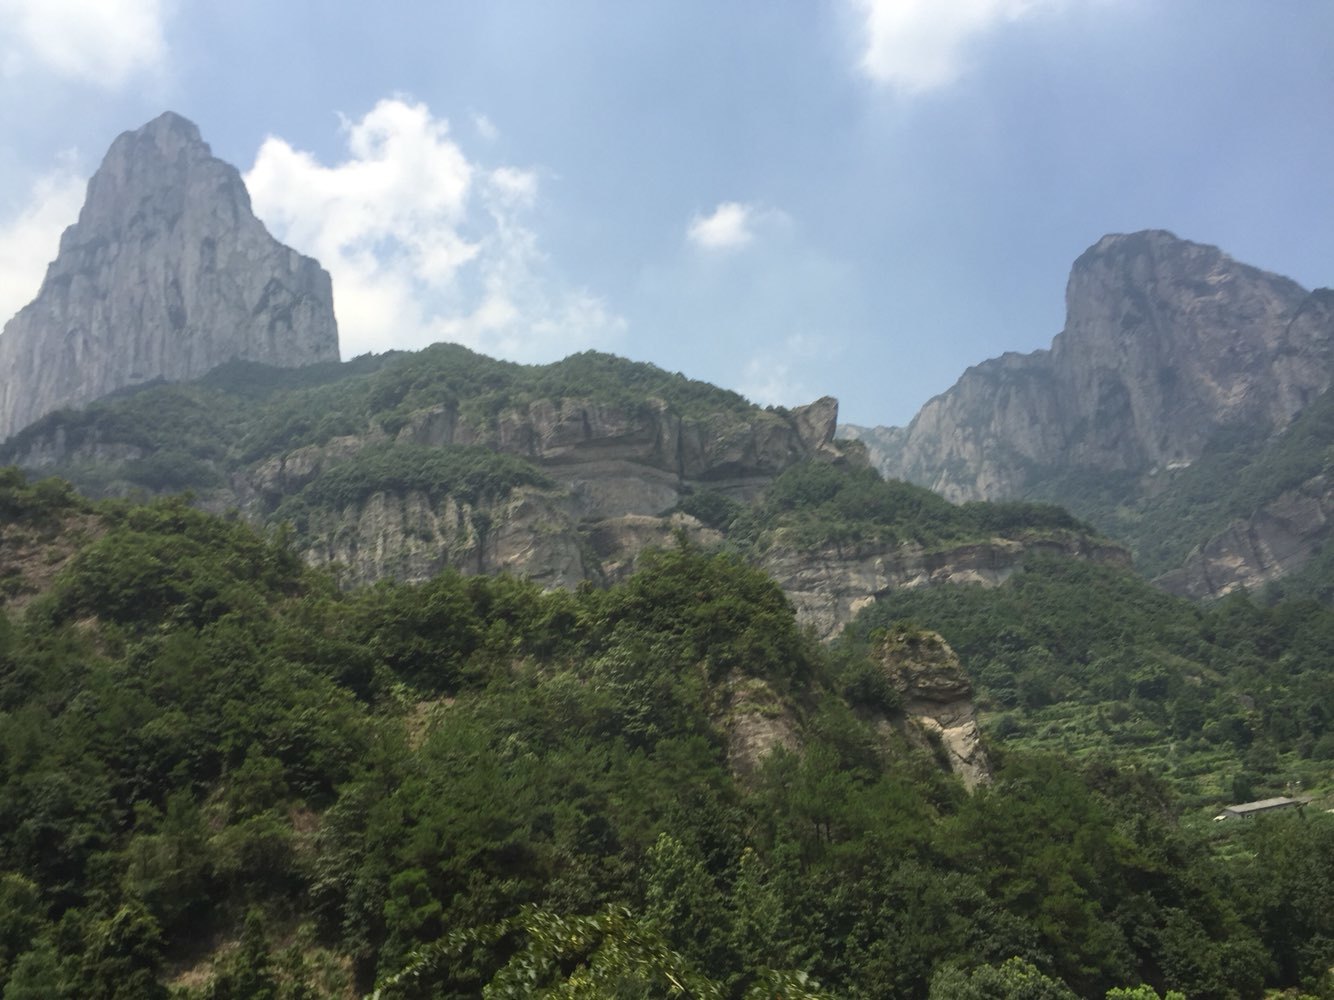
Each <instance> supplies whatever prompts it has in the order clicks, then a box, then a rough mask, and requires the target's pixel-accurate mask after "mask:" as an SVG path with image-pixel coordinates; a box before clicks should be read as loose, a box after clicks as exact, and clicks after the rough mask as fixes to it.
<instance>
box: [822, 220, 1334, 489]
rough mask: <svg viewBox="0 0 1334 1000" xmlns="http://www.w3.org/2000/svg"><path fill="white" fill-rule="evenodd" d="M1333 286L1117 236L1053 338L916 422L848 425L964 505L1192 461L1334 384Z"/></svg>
mask: <svg viewBox="0 0 1334 1000" xmlns="http://www.w3.org/2000/svg"><path fill="white" fill-rule="evenodd" d="M1327 297H1328V293H1327V292H1316V293H1308V292H1306V291H1305V290H1303V289H1302V288H1301V287H1300V286H1298V285H1297V284H1295V283H1294V282H1292V281H1289V280H1288V279H1286V278H1282V277H1279V276H1277V275H1273V274H1269V273H1266V272H1264V271H1260V270H1257V269H1256V268H1253V267H1248V266H1246V265H1244V264H1239V263H1237V262H1236V261H1234V260H1232V259H1231V258H1230V257H1228V256H1227V255H1225V254H1223V253H1222V252H1221V251H1219V250H1217V249H1216V248H1214V247H1209V246H1201V245H1199V244H1196V243H1190V242H1187V241H1185V240H1180V239H1177V238H1176V237H1175V236H1173V235H1171V234H1170V233H1165V232H1159V231H1149V232H1140V233H1134V234H1131V235H1115V236H1106V237H1104V238H1103V239H1101V240H1100V241H1098V243H1097V244H1095V245H1094V246H1093V247H1091V248H1090V249H1089V250H1088V251H1087V252H1085V253H1084V254H1083V255H1082V256H1081V257H1080V258H1079V259H1078V260H1077V261H1076V262H1075V264H1074V267H1073V269H1072V271H1071V274H1070V280H1069V284H1068V286H1067V289H1066V325H1065V330H1064V331H1063V332H1062V333H1060V334H1058V335H1057V337H1056V338H1055V340H1054V341H1053V342H1052V347H1051V350H1049V351H1035V352H1034V353H1032V354H1027V355H1020V354H1006V355H1004V356H1002V357H999V358H994V359H992V360H990V361H986V362H983V363H982V364H980V365H977V366H976V367H974V368H970V369H968V371H966V372H965V373H964V375H963V376H962V377H961V378H960V379H959V381H958V382H957V383H956V384H955V385H954V386H953V388H951V389H949V390H948V391H947V392H945V393H943V394H941V395H940V396H937V397H935V398H934V399H932V400H931V401H930V402H928V403H927V404H926V405H925V406H924V407H923V408H922V410H921V412H919V413H918V414H917V416H916V417H915V418H914V419H913V421H912V423H911V424H910V425H909V426H908V427H907V428H906V429H899V428H876V429H872V430H869V431H868V430H866V429H862V428H844V429H843V430H842V433H844V434H846V435H848V436H852V437H858V438H861V439H863V440H864V441H865V442H866V444H867V446H868V449H869V450H870V453H871V456H872V460H873V461H875V462H876V464H877V465H878V466H879V467H880V468H881V470H882V471H883V472H884V473H885V474H886V475H887V476H891V477H894V478H900V479H907V480H910V481H912V482H916V483H920V484H922V485H924V486H928V487H930V488H932V489H934V490H936V491H937V492H939V493H942V494H943V495H945V496H946V497H948V498H950V499H951V500H955V501H962V500H994V499H1003V498H1009V497H1018V496H1023V495H1024V493H1025V489H1026V487H1027V486H1029V484H1030V483H1032V482H1033V481H1035V480H1036V479H1039V478H1041V477H1042V476H1044V475H1050V474H1051V473H1052V472H1053V471H1055V470H1071V469H1096V470H1099V471H1101V472H1116V471H1124V472H1131V473H1143V472H1149V471H1152V470H1154V469H1161V468H1169V469H1170V468H1173V467H1181V466H1182V465H1186V464H1189V463H1190V462H1192V461H1193V460H1194V459H1196V458H1198V457H1199V455H1200V452H1201V449H1202V448H1203V446H1204V444H1205V443H1206V442H1207V441H1208V440H1209V438H1210V437H1211V436H1212V435H1213V434H1214V432H1216V431H1217V430H1218V429H1219V428H1221V427H1224V426H1228V425H1240V424H1247V425H1251V426H1261V427H1264V428H1266V429H1268V430H1273V431H1276V430H1280V429H1282V428H1283V427H1285V426H1286V425H1287V424H1288V423H1289V422H1290V421H1291V420H1292V418H1293V417H1294V416H1295V415H1296V414H1297V413H1298V412H1299V411H1300V410H1301V409H1302V408H1303V407H1304V406H1305V405H1306V404H1307V403H1309V402H1311V401H1312V400H1313V399H1314V398H1315V397H1316V396H1318V395H1319V394H1320V393H1321V392H1323V391H1324V390H1325V389H1326V388H1328V387H1329V385H1330V369H1331V361H1332V360H1334V319H1332V318H1331V312H1330V310H1329V308H1328V302H1327Z"/></svg>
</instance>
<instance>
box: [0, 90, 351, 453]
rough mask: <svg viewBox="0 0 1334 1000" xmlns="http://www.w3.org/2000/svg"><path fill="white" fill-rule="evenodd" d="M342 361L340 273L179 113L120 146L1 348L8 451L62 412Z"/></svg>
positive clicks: (126, 137) (0, 393) (0, 408)
mask: <svg viewBox="0 0 1334 1000" xmlns="http://www.w3.org/2000/svg"><path fill="white" fill-rule="evenodd" d="M337 357H338V329H337V325H336V323H335V321H334V314H333V294H332V290H331V285H330V281H329V275H328V273H327V272H326V271H324V270H323V269H322V268H321V267H320V265H319V264H318V263H317V262H316V261H314V260H312V259H310V258H309V257H304V256H302V255H301V254H299V253H297V252H296V251H295V250H292V249H290V248H289V247H286V246H283V245H282V244H281V243H279V242H278V241H277V240H275V239H274V238H273V237H272V236H270V235H269V233H268V231H267V230H266V229H265V228H264V225H263V223H261V222H260V221H259V220H258V219H257V218H255V215H254V213H253V212H252V211H251V207H250V196H249V194H248V193H247V192H246V189H245V184H244V183H243V182H242V180H241V175H240V173H238V172H237V170H236V168H235V167H233V166H231V165H230V164H227V163H224V162H223V161H222V160H219V159H217V158H216V157H214V156H213V154H212V151H211V150H210V149H209V147H208V145H207V144H206V143H205V142H204V141H203V140H202V139H201V138H200V135H199V129H198V128H197V127H196V126H195V125H194V123H193V122H190V121H189V120H187V119H185V118H183V117H181V116H180V115H178V114H175V113H173V112H166V113H165V114H163V115H161V116H159V117H158V118H155V119H154V120H153V121H151V122H149V123H148V124H147V125H145V126H143V127H142V128H140V129H137V130H136V131H133V132H125V133H123V134H122V135H120V136H119V137H118V138H117V139H116V140H115V142H113V143H112V144H111V148H110V149H109V150H108V152H107V155H106V158H105V159H104V160H103V161H102V165H101V166H100V167H99V168H98V170H97V172H96V173H95V174H94V175H93V177H92V180H90V181H89V183H88V195H87V199H86V201H85V202H84V206H83V209H82V211H81V212H80V213H79V221H78V222H77V223H75V224H74V225H73V226H70V227H69V228H68V229H67V230H65V233H64V235H63V236H62V237H61V240H60V252H59V254H58V255H57V257H56V259H55V261H54V262H52V264H51V265H50V267H49V268H48V269H47V273H46V279H45V281H43V283H42V287H41V290H40V291H39V292H38V294H37V297H36V298H35V299H34V300H33V301H32V302H31V303H30V304H29V305H27V306H25V307H24V308H23V309H22V310H21V311H20V312H19V313H18V315H16V316H15V317H14V318H13V319H12V320H10V321H9V323H7V324H6V325H5V328H4V334H3V336H0V440H3V439H4V438H6V437H8V436H9V435H11V434H13V433H14V432H16V431H18V430H20V429H21V428H22V427H24V426H25V425H27V424H29V423H31V422H32V421H34V420H36V419H37V418H38V417H41V416H42V415H44V414H46V413H48V412H50V411H51V410H54V409H57V408H59V407H62V406H77V405H81V404H84V403H88V402H91V401H92V400H94V399H97V398H98V397H100V396H103V395H106V394H107V393H109V392H112V391H114V390H116V389H119V388H122V387H123V386H127V385H134V384H136V383H140V382H146V381H151V380H153V379H159V378H162V379H168V380H179V379H189V378H194V377H196V376H198V375H202V374H203V373H204V372H206V371H208V370H209V369H211V368H214V367H216V366H217V365H219V364H222V363H224V362H226V361H229V360H232V359H234V358H239V359H243V360H249V361H260V362H264V363H266V364H272V365H281V366H286V367H292V366H297V365H305V364H312V363H314V362H318V361H328V360H335V359H337Z"/></svg>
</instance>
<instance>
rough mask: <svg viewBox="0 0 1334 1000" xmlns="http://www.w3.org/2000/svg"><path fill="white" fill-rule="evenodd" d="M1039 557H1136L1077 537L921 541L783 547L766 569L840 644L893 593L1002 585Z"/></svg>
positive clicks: (769, 557) (1122, 560) (801, 613)
mask: <svg viewBox="0 0 1334 1000" xmlns="http://www.w3.org/2000/svg"><path fill="white" fill-rule="evenodd" d="M1039 552H1040V553H1046V554H1053V555H1064V556H1070V557H1072V558H1078V559H1086V560H1091V561H1093V562H1099V563H1110V564H1113V565H1117V566H1126V567H1128V566H1129V565H1130V554H1129V553H1128V552H1127V551H1126V550H1125V549H1123V548H1121V547H1120V546H1117V545H1112V544H1108V543H1103V542H1097V541H1094V540H1092V539H1090V538H1088V537H1087V536H1085V535H1078V534H1074V533H1068V534H1065V535H1060V536H1056V535H1045V536H1039V537H1035V538H1033V539H1031V540H1029V541H1021V540H1017V539H1003V538H995V539H992V540H990V541H987V542H975V543H971V544H967V545H956V546H953V547H950V548H943V549H933V550H930V551H928V550H926V549H924V548H922V546H920V545H916V544H907V545H893V546H875V545H868V546H862V547H855V548H846V547H845V548H839V547H835V546H830V547H827V548H825V549H823V550H821V551H818V552H806V551H802V552H797V551H791V550H785V549H782V548H778V549H775V550H771V551H770V552H768V553H766V554H765V556H764V558H763V560H762V561H761V563H760V565H761V566H762V568H763V569H764V570H765V571H766V572H768V573H769V574H770V575H771V576H772V577H773V578H774V579H775V580H776V581H777V582H778V585H779V586H781V587H782V588H783V591H784V592H785V593H786V594H787V596H788V599H789V600H791V601H792V604H793V607H795V608H796V611H797V618H798V620H799V621H800V622H801V623H802V624H803V625H809V626H811V627H812V628H814V629H815V631H816V634H818V635H819V636H820V638H821V639H832V638H833V637H835V636H836V635H838V634H839V632H841V631H842V629H843V626H845V625H846V624H847V623H848V622H850V621H851V620H852V619H853V618H854V617H856V615H857V613H858V612H859V611H861V610H862V609H863V608H865V607H868V606H869V605H871V604H874V603H875V599H876V598H877V597H878V596H880V595H882V594H885V593H887V592H889V591H890V590H896V589H900V588H911V587H929V586H936V585H939V584H947V583H980V584H983V585H984V586H998V585H1000V584H1002V583H1004V582H1005V581H1006V580H1007V579H1009V577H1010V576H1011V574H1013V573H1014V572H1015V570H1017V569H1019V568H1020V567H1021V566H1022V565H1023V562H1024V558H1025V556H1027V555H1029V554H1030V553H1039Z"/></svg>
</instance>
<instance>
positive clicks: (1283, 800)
mask: <svg viewBox="0 0 1334 1000" xmlns="http://www.w3.org/2000/svg"><path fill="white" fill-rule="evenodd" d="M1307 801H1308V800H1306V799H1290V798H1288V797H1287V796H1286V795H1280V796H1278V797H1277V798H1273V799H1259V800H1257V801H1255V802H1242V803H1241V804H1240V805H1235V806H1228V807H1227V811H1228V812H1230V813H1251V812H1264V811H1265V810H1266V809H1277V808H1279V807H1280V806H1302V805H1305V804H1306V803H1307Z"/></svg>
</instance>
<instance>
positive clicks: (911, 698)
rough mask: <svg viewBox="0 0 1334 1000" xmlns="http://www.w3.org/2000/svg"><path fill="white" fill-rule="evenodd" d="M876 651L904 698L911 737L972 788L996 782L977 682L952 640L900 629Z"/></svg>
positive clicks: (892, 684) (907, 726)
mask: <svg viewBox="0 0 1334 1000" xmlns="http://www.w3.org/2000/svg"><path fill="white" fill-rule="evenodd" d="M872 655H873V656H874V657H875V658H876V660H877V663H878V664H879V666H880V667H881V669H883V670H884V671H885V674H886V676H887V677H888V679H889V682H890V685H891V686H892V687H893V688H894V690H896V691H897V692H898V693H899V695H900V697H901V698H902V699H903V701H902V711H903V716H904V722H905V729H906V731H907V734H908V736H909V738H910V739H914V738H915V740H916V742H918V743H919V744H920V745H923V746H924V747H926V748H927V749H930V750H932V751H933V752H936V753H937V754H939V755H940V756H941V758H942V762H943V763H945V764H947V766H948V767H949V769H950V770H951V771H953V772H954V773H955V774H956V775H958V777H959V779H960V780H961V781H963V783H964V785H965V786H967V787H968V788H969V789H973V788H976V787H977V786H978V785H980V784H984V783H986V782H988V781H990V780H991V763H990V761H989V760H988V759H987V752H986V747H985V746H984V745H983V743H982V736H981V733H980V732H979V731H978V727H977V716H976V713H975V711H974V708H973V685H972V682H971V681H970V680H969V679H968V675H967V673H965V672H964V669H963V666H962V664H960V663H959V657H958V656H957V655H956V654H955V652H954V650H953V649H951V648H950V646H949V643H947V642H946V641H945V640H944V639H943V638H941V636H940V635H939V634H937V633H935V632H922V631H905V632H894V633H891V634H889V635H887V636H885V638H884V640H883V641H882V642H881V644H880V645H879V646H878V647H877V648H876V649H875V650H874V652H873V654H872Z"/></svg>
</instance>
